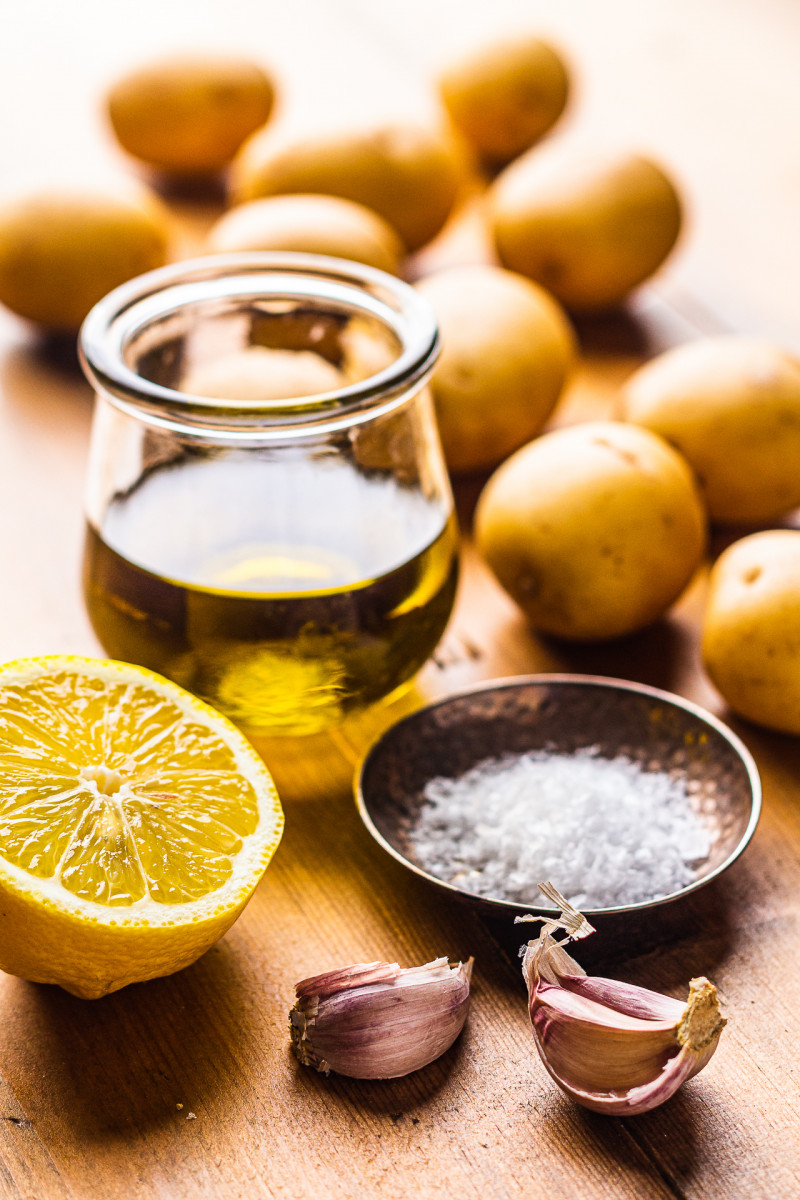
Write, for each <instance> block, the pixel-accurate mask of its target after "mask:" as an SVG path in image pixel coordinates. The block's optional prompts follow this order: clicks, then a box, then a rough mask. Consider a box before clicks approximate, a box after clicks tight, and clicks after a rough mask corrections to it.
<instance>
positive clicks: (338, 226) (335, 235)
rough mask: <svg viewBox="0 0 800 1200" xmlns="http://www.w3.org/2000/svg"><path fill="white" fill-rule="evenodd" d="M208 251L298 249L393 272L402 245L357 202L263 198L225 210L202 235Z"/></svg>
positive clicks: (329, 198) (301, 197)
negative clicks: (207, 233) (205, 235)
mask: <svg viewBox="0 0 800 1200" xmlns="http://www.w3.org/2000/svg"><path fill="white" fill-rule="evenodd" d="M208 248H209V250H212V251H213V252H214V253H218V254H219V253H227V252H229V251H237V250H298V251H301V252H302V253H305V254H329V255H331V256H332V257H334V258H346V259H349V260H351V261H353V262H360V263H366V264H367V265H368V266H370V267H377V268H378V270H380V271H389V272H390V273H392V274H396V273H397V270H398V265H399V262H400V256H401V254H402V252H403V247H402V244H401V242H400V239H399V237H398V236H397V234H396V233H395V231H394V230H393V229H392V228H391V226H390V225H389V224H387V222H386V221H384V219H383V218H382V217H379V216H378V214H377V213H374V212H371V211H370V209H368V208H365V207H364V206H363V204H356V203H354V202H353V201H352V200H342V198H341V197H340V196H314V195H299V196H267V197H264V198H263V199H261V200H251V201H250V202H249V203H248V204H240V205H239V206H238V207H237V208H232V209H231V210H230V211H229V212H227V213H225V215H224V216H222V217H221V218H220V219H219V221H217V223H216V225H214V227H213V228H212V229H211V232H210V233H209V235H208Z"/></svg>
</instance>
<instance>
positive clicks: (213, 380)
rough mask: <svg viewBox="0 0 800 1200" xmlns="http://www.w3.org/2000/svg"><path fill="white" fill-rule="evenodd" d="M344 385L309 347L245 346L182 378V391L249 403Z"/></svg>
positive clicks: (338, 372)
mask: <svg viewBox="0 0 800 1200" xmlns="http://www.w3.org/2000/svg"><path fill="white" fill-rule="evenodd" d="M344 384H345V379H344V376H343V375H342V373H341V371H339V370H337V368H336V367H334V366H333V364H332V363H329V362H327V361H326V359H324V358H322V357H321V355H319V354H314V352H313V351H312V350H277V349H273V348H271V347H267V346H245V347H244V348H243V349H242V350H235V351H233V352H232V353H230V354H226V355H223V356H222V357H221V358H215V359H212V360H211V361H210V362H207V363H200V364H198V365H197V366H195V367H194V368H192V369H191V370H190V371H189V372H187V374H186V376H185V378H184V379H183V380H182V381H181V391H182V392H188V393H189V394H190V395H192V396H208V397H210V398H211V399H222V400H241V401H243V402H244V403H248V404H251V403H254V402H258V401H267V400H291V399H294V398H298V397H300V396H316V395H319V394H321V393H323V392H332V391H336V390H337V389H338V388H340V387H343V386H344Z"/></svg>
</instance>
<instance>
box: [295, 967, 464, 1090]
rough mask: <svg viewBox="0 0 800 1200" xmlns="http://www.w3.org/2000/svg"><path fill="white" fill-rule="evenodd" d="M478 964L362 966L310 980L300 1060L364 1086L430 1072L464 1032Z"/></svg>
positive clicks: (301, 990) (298, 1010) (300, 1000)
mask: <svg viewBox="0 0 800 1200" xmlns="http://www.w3.org/2000/svg"><path fill="white" fill-rule="evenodd" d="M472 962H473V960H472V959H470V960H469V961H468V962H466V963H459V964H458V965H457V966H451V965H450V964H449V963H448V960H447V959H446V958H437V959H435V960H434V961H433V962H430V963H425V964H424V965H423V966H419V967H406V968H402V967H400V966H398V964H397V963H385V962H375V963H356V964H354V965H353V966H350V967H343V968H341V969H340V970H338V971H328V972H327V973H325V974H323V975H315V976H312V977H311V978H310V979H304V980H302V981H301V982H300V983H298V984H297V986H296V989H295V990H296V993H297V1001H296V1003H295V1006H294V1008H293V1009H292V1011H291V1012H290V1014H289V1021H290V1032H291V1036H292V1043H293V1046H294V1050H295V1054H296V1055H297V1058H298V1059H299V1061H300V1062H301V1063H302V1064H303V1065H304V1066H309V1067H315V1068H316V1069H317V1070H318V1071H324V1072H325V1073H326V1074H327V1073H328V1072H329V1071H335V1072H337V1073H338V1074H340V1075H349V1076H351V1077H353V1078H356V1079H393V1078H396V1077H397V1076H400V1075H407V1074H409V1072H411V1071H417V1070H419V1068H420V1067H424V1066H427V1065H428V1063H431V1062H433V1061H434V1059H436V1058H438V1057H439V1056H440V1055H441V1054H443V1053H444V1052H445V1050H448V1049H449V1048H450V1046H452V1044H453V1042H454V1041H455V1040H456V1038H457V1037H458V1035H459V1033H460V1032H461V1030H462V1028H463V1026H464V1022H465V1021H466V1018H467V1012H468V1010H469V994H470V979H471V975H472Z"/></svg>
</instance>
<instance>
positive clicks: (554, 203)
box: [488, 142, 681, 311]
mask: <svg viewBox="0 0 800 1200" xmlns="http://www.w3.org/2000/svg"><path fill="white" fill-rule="evenodd" d="M488 211H489V223H490V227H491V229H492V232H493V235H494V240H495V246H496V249H497V253H498V256H499V258H500V261H501V262H502V264H503V265H504V266H506V267H508V268H509V269H510V270H512V271H519V272H520V274H522V275H527V276H528V277H529V278H530V279H534V280H536V282H537V283H540V284H541V285H542V286H543V287H545V288H547V290H548V291H550V292H552V293H553V295H554V296H556V297H557V298H558V299H559V300H560V301H561V303H562V304H564V305H566V307H567V308H568V309H572V310H574V311H582V310H593V309H603V308H610V307H613V306H614V305H616V304H619V303H620V302H621V301H622V300H624V299H625V297H626V296H627V295H628V293H629V292H631V291H632V290H633V288H635V287H637V286H638V285H639V284H640V283H642V282H643V281H644V280H645V279H647V278H648V277H649V276H650V275H652V274H653V272H654V271H655V270H656V269H657V268H658V267H659V266H660V265H661V263H662V262H663V261H664V259H665V258H666V257H667V255H668V254H669V252H670V250H671V249H672V247H673V246H674V244H675V241H676V239H677V236H678V232H679V230H680V227H681V205H680V200H679V198H678V193H677V191H676V189H675V186H674V184H673V183H672V181H671V180H670V179H669V177H668V176H667V175H666V174H665V173H664V172H663V171H662V170H661V168H660V167H658V166H657V165H656V164H655V163H654V162H651V161H650V159H648V158H644V157H643V156H642V155H639V154H632V153H629V152H621V153H605V154H599V153H597V152H594V151H589V150H587V149H586V148H585V147H583V146H581V145H580V144H575V143H573V142H562V143H558V142H554V143H551V144H550V145H547V146H543V147H542V148H541V149H539V148H536V147H535V148H534V149H533V150H529V151H528V152H527V154H523V155H522V157H521V158H518V159H517V160H516V161H515V162H513V163H512V164H511V165H510V166H509V167H506V169H505V171H503V173H502V174H501V175H499V176H498V178H497V179H496V180H495V183H494V184H493V186H492V188H491V190H490V192H489V210H488Z"/></svg>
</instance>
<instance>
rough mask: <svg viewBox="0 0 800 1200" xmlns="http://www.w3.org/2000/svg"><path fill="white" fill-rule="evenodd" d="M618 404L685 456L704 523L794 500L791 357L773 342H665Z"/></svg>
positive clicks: (797, 449) (768, 516)
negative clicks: (706, 517) (699, 492)
mask: <svg viewBox="0 0 800 1200" xmlns="http://www.w3.org/2000/svg"><path fill="white" fill-rule="evenodd" d="M623 406H624V407H623V411H624V415H625V418H626V420H628V421H635V422H636V423H637V424H638V425H645V426H646V427H647V428H648V429H652V430H653V431H654V432H655V433H658V434H660V435H661V436H662V437H664V438H666V439H667V441H669V442H672V444H673V445H674V446H677V448H678V449H679V450H680V451H681V453H682V454H683V455H684V456H685V457H686V458H687V459H688V460H689V462H690V463H691V465H692V466H693V467H694V469H695V472H696V474H697V477H698V479H699V480H700V484H701V487H702V489H703V492H704V494H705V498H706V503H707V505H708V511H709V513H710V516H711V519H712V520H713V521H720V522H754V523H756V522H761V521H772V520H774V519H775V518H777V517H779V516H780V515H781V514H782V513H785V512H786V511H787V509H790V508H794V507H795V506H796V505H798V504H800V469H798V464H799V463H800V362H798V361H797V359H795V358H792V356H791V355H789V354H787V353H786V352H785V351H784V350H781V349H780V347H779V346H775V345H773V344H772V343H771V342H766V341H762V340H760V339H758V338H750V337H736V336H729V337H717V338H703V339H700V340H698V341H696V342H690V343H689V344H688V345H686V346H679V347H678V348H677V349H675V350H668V351H667V353H666V354H662V355H659V357H658V358H655V359H653V360H652V361H651V362H649V363H647V364H646V365H645V366H644V367H641V368H640V369H639V370H638V371H636V372H635V373H634V374H633V375H632V376H631V378H630V379H629V380H628V382H627V383H626V385H625V388H624V389H623Z"/></svg>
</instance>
